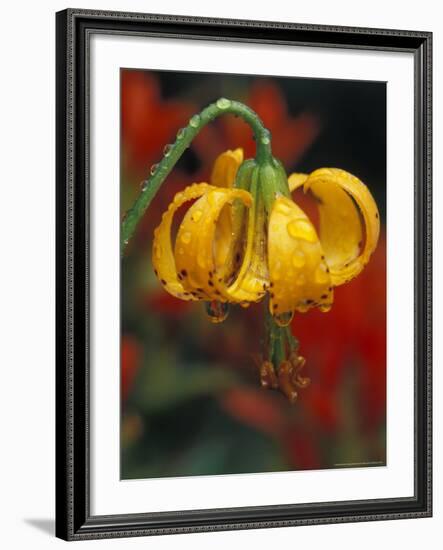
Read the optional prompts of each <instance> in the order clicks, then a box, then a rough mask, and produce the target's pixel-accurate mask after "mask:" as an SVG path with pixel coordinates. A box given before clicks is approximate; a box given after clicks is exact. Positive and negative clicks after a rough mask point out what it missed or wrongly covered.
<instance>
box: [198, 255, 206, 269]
mask: <svg viewBox="0 0 443 550" xmlns="http://www.w3.org/2000/svg"><path fill="white" fill-rule="evenodd" d="M197 263H198V265H199V267H201V268H202V269H204V268H205V267H206V256H204V255H203V254H199V255H198V256H197Z"/></svg>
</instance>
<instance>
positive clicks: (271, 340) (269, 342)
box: [264, 300, 298, 372]
mask: <svg viewBox="0 0 443 550" xmlns="http://www.w3.org/2000/svg"><path fill="white" fill-rule="evenodd" d="M264 308H265V334H266V338H265V350H264V357H265V358H266V359H267V360H268V361H271V363H272V364H273V365H274V368H275V369H276V371H277V372H278V369H279V367H280V364H281V363H282V361H286V360H287V359H288V357H289V355H290V353H291V351H293V350H295V349H297V347H298V340H297V338H295V336H294V335H293V334H292V331H291V327H290V326H287V327H279V326H278V325H277V323H276V322H275V321H274V317H273V316H272V315H271V313H270V312H269V302H268V300H266V301H265V304H264Z"/></svg>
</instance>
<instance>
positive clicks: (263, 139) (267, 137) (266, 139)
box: [260, 136, 271, 145]
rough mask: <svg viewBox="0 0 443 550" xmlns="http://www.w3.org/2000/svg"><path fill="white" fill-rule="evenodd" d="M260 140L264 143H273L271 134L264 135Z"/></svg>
mask: <svg viewBox="0 0 443 550" xmlns="http://www.w3.org/2000/svg"><path fill="white" fill-rule="evenodd" d="M260 141H261V142H262V143H263V145H269V144H270V143H271V140H270V138H269V136H263V137H262V138H261V140H260Z"/></svg>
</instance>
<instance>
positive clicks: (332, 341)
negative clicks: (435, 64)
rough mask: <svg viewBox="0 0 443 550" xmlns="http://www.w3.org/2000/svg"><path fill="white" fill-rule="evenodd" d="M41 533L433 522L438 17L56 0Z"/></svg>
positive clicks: (74, 535)
mask: <svg viewBox="0 0 443 550" xmlns="http://www.w3.org/2000/svg"><path fill="white" fill-rule="evenodd" d="M56 17H57V37H56V47H57V56H56V57H57V59H56V62H57V106H56V109H57V151H56V160H57V167H56V176H57V182H56V186H57V277H56V279H57V311H56V316H57V320H56V321H57V322H56V325H57V338H56V340H57V349H56V356H57V361H56V363H57V365H56V368H57V373H56V381H57V395H56V406H57V443H56V452H57V457H56V466H57V472H56V486H57V490H56V514H57V517H56V534H57V536H58V537H61V538H63V539H66V540H81V539H89V538H103V537H122V536H140V535H157V534H171V533H186V532H196V531H216V530H228V529H252V528H267V527H278V526H297V525H316V524H322V523H332V522H357V521H372V520H388V519H401V518H421V517H428V516H430V515H431V513H432V512H431V510H432V476H431V467H432V465H431V326H432V319H431V315H432V311H431V281H432V277H431V255H432V252H431V89H432V88H431V41H432V36H431V33H428V32H419V31H400V30H387V29H366V28H345V27H328V26H318V25H304V24H303V25H299V24H293V23H282V22H258V21H238V20H224V19H204V18H196V17H186V16H170V15H152V14H140V13H121V12H102V11H90V10H79V9H69V10H65V11H62V12H59V13H57V16H56Z"/></svg>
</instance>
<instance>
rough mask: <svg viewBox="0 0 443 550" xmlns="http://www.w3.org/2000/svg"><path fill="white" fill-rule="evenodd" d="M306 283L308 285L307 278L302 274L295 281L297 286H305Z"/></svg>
mask: <svg viewBox="0 0 443 550" xmlns="http://www.w3.org/2000/svg"><path fill="white" fill-rule="evenodd" d="M305 283H306V277H305V275H304V273H300V275H299V276H298V277H297V279H296V280H295V284H296V285H297V286H303V285H304V284H305Z"/></svg>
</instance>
